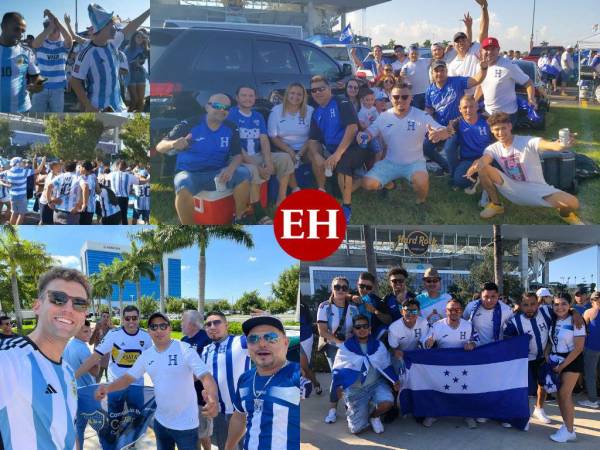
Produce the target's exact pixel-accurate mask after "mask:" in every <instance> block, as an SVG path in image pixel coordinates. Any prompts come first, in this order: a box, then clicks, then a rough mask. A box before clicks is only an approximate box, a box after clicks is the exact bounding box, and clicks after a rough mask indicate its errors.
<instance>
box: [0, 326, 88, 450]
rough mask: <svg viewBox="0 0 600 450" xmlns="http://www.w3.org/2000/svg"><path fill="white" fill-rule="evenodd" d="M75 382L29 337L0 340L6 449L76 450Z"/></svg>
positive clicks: (0, 428)
mask: <svg viewBox="0 0 600 450" xmlns="http://www.w3.org/2000/svg"><path fill="white" fill-rule="evenodd" d="M76 413H77V384H76V383H75V378H74V372H73V370H72V369H71V367H69V365H68V364H67V363H66V362H65V361H64V360H61V362H60V363H55V362H52V361H50V360H49V359H48V358H47V357H46V356H45V355H44V354H43V353H41V352H40V350H39V349H38V347H37V346H36V345H35V344H34V343H33V342H32V341H31V340H30V339H29V338H27V337H20V336H19V337H15V338H9V339H4V340H1V341H0V435H1V436H2V441H3V442H4V448H5V449H6V450H9V449H12V450H42V449H44V450H46V449H51V450H63V449H67V450H74V449H75V440H76V434H77V433H76V430H75V416H76Z"/></svg>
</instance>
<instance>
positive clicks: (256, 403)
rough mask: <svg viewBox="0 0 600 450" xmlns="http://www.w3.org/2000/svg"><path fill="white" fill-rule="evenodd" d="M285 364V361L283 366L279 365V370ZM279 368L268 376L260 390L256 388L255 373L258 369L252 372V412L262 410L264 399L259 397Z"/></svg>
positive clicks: (265, 390)
mask: <svg viewBox="0 0 600 450" xmlns="http://www.w3.org/2000/svg"><path fill="white" fill-rule="evenodd" d="M285 366H287V361H286V362H285V364H284V365H283V366H281V368H280V369H279V370H281V369H283V368H284V367H285ZM279 370H278V371H277V372H275V373H274V374H273V375H271V376H270V377H269V379H268V380H267V382H266V383H265V385H264V386H263V387H262V390H260V391H257V390H256V374H257V373H258V369H257V370H256V371H255V372H254V378H253V379H252V395H254V412H261V411H262V409H263V403H264V400H263V399H262V398H260V397H261V396H262V395H263V394H264V393H265V392H267V386H268V385H269V383H270V382H271V380H272V379H273V377H274V376H275V375H277V373H278V372H279Z"/></svg>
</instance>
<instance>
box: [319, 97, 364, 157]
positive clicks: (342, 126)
mask: <svg viewBox="0 0 600 450" xmlns="http://www.w3.org/2000/svg"><path fill="white" fill-rule="evenodd" d="M348 125H357V126H358V116H357V115H356V110H355V109H354V106H352V104H351V103H350V102H349V101H348V100H341V99H338V98H336V97H332V98H331V100H330V101H329V103H327V105H325V106H317V107H316V108H315V110H314V112H313V115H312V118H311V124H310V135H309V138H310V139H312V140H315V141H320V142H321V143H323V144H325V146H326V147H327V149H328V150H329V151H330V152H332V153H333V152H334V151H335V150H336V148H337V146H338V145H339V144H340V142H342V138H343V137H344V133H345V132H346V127H347V126H348Z"/></svg>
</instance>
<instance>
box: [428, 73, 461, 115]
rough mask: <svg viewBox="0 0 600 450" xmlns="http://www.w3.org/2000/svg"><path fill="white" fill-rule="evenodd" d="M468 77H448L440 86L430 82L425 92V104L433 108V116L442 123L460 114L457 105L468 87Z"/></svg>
mask: <svg viewBox="0 0 600 450" xmlns="http://www.w3.org/2000/svg"><path fill="white" fill-rule="evenodd" d="M468 83H469V78H468V77H448V81H446V84H444V86H442V87H441V88H439V87H437V85H436V84H435V83H431V84H430V85H429V87H428V88H427V92H425V106H426V107H427V108H431V109H433V118H434V119H435V120H437V121H438V122H439V123H441V124H442V125H448V123H449V122H450V121H451V120H452V119H455V118H457V117H459V116H460V112H459V111H458V105H459V104H460V99H461V98H462V96H463V95H465V90H466V89H467V87H468Z"/></svg>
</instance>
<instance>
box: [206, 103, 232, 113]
mask: <svg viewBox="0 0 600 450" xmlns="http://www.w3.org/2000/svg"><path fill="white" fill-rule="evenodd" d="M208 106H210V107H211V108H212V109H216V110H217V111H229V110H230V109H231V105H226V104H225V103H219V102H208Z"/></svg>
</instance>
